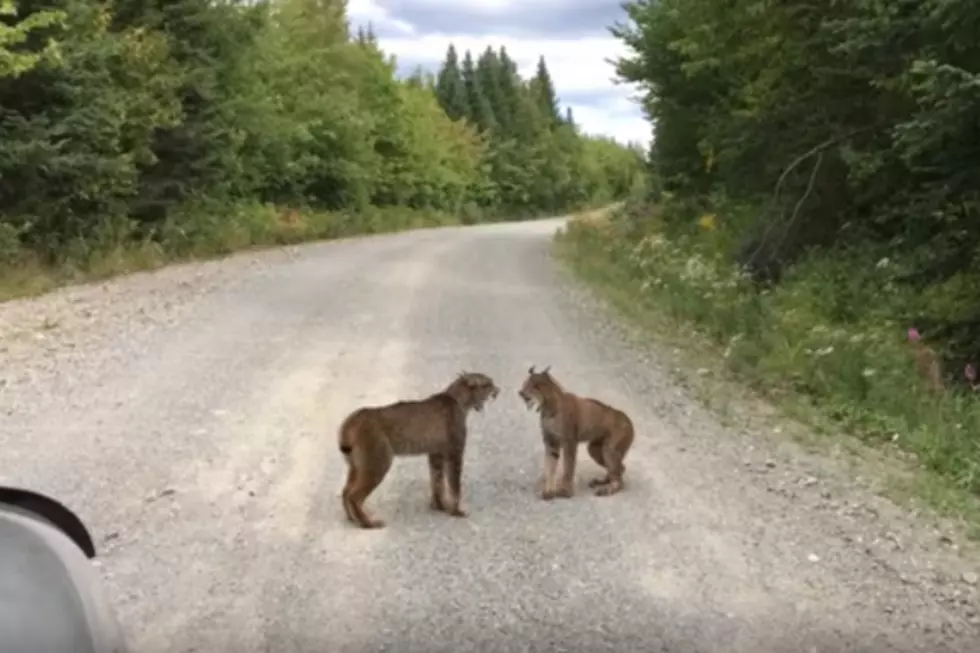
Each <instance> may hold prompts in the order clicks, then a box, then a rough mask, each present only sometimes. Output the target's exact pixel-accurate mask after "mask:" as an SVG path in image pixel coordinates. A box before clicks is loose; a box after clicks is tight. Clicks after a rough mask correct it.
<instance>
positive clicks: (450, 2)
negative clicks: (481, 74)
mask: <svg viewBox="0 0 980 653" xmlns="http://www.w3.org/2000/svg"><path fill="white" fill-rule="evenodd" d="M620 2H621V0H528V1H526V2H518V1H512V0H349V1H348V15H349V17H350V22H351V25H352V27H356V26H358V25H362V26H365V27H366V26H367V24H368V22H370V23H371V24H372V25H373V27H374V32H375V34H376V35H377V37H378V41H379V44H380V45H381V48H382V49H383V50H384V51H385V52H386V53H388V54H393V55H395V56H396V57H397V61H398V72H399V74H400V75H403V76H406V75H408V74H409V73H411V71H412V70H414V69H415V67H416V66H419V65H421V66H422V67H424V68H426V69H428V70H431V71H432V72H436V71H437V70H438V67H439V65H440V64H441V63H442V61H443V59H445V56H446V49H447V48H448V47H449V44H450V43H454V44H455V45H456V50H457V51H458V52H459V54H460V57H462V55H463V52H465V51H466V50H467V49H469V50H470V51H471V52H472V53H473V55H474V57H475V56H477V55H478V54H479V53H480V52H482V51H483V50H484V49H485V48H486V46H487V45H491V46H493V47H494V49H499V48H500V46H504V47H506V48H507V53H508V54H509V55H510V57H511V58H512V59H514V61H515V62H516V63H517V67H518V70H519V72H520V73H521V76H522V77H525V78H527V77H529V76H530V75H532V74H533V73H534V69H535V67H536V66H537V62H538V57H540V56H542V55H544V58H545V61H546V62H547V64H548V70H549V71H550V72H551V77H552V81H553V82H554V85H555V91H556V93H557V94H558V99H559V101H560V103H561V105H562V106H563V107H569V106H570V107H571V108H572V111H573V112H574V114H575V121H576V122H577V123H578V124H579V126H580V127H581V129H582V130H583V131H585V132H587V133H590V134H603V135H606V136H612V137H613V138H615V139H617V140H619V141H620V142H622V143H626V142H627V141H629V140H632V141H639V142H641V143H642V144H643V145H644V146H647V145H648V143H649V142H650V125H649V123H648V122H647V121H646V120H645V119H644V117H643V114H642V112H641V110H640V107H639V105H638V104H637V103H636V102H635V101H634V100H632V99H631V97H632V96H633V95H635V94H636V90H635V89H634V88H631V87H630V86H628V85H625V84H616V83H614V81H613V79H614V76H615V71H614V70H613V66H612V64H611V63H607V61H606V60H607V59H614V58H615V57H617V56H620V55H623V54H625V53H626V49H625V46H623V45H622V44H621V42H620V41H619V40H618V39H615V38H614V37H613V36H612V35H611V34H610V33H609V31H608V29H607V27H608V26H610V25H612V24H613V23H614V22H615V21H617V20H620V21H622V20H625V18H626V13H625V11H624V10H623V9H622V7H621V6H620Z"/></svg>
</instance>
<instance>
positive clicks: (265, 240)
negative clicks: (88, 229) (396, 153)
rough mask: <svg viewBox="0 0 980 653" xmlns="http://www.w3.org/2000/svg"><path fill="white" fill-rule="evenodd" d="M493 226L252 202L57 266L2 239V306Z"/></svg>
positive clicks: (204, 209) (72, 249)
mask: <svg viewBox="0 0 980 653" xmlns="http://www.w3.org/2000/svg"><path fill="white" fill-rule="evenodd" d="M491 221H493V220H491V219H488V218H487V217H486V216H478V215H475V214H473V212H472V211H470V212H468V213H467V212H464V213H463V214H461V215H453V214H449V213H442V212H436V211H417V210H412V209H406V208H398V207H394V208H383V209H378V208H372V209H370V210H368V211H362V212H359V213H332V212H326V211H306V210H302V211H301V210H289V209H280V208H276V207H273V206H267V205H255V204H244V205H239V206H233V207H214V206H196V207H188V208H186V209H185V210H184V211H182V212H180V213H178V214H175V215H174V216H172V217H171V219H170V220H169V221H168V222H167V223H166V224H164V225H162V226H161V227H160V229H159V230H158V231H157V233H156V234H155V235H154V237H152V238H145V239H142V240H135V239H133V238H132V237H130V236H129V233H130V227H129V225H123V226H122V227H121V228H119V227H118V226H116V228H106V229H105V230H104V231H105V233H106V235H105V236H104V237H101V238H94V239H92V240H91V241H89V242H76V243H72V244H70V245H69V246H67V247H64V248H61V250H60V252H59V255H58V256H57V257H55V258H56V262H54V263H51V262H48V261H47V260H46V259H45V258H42V257H41V256H39V255H38V254H36V253H35V252H32V251H26V250H23V249H18V248H17V246H16V244H13V245H11V243H10V240H11V239H9V238H8V239H7V240H6V241H5V240H4V238H2V237H0V301H7V300H10V299H15V298H19V297H28V296H34V295H38V294H42V293H45V292H48V291H50V290H53V289H55V288H57V287H60V286H64V285H69V284H73V283H83V282H87V281H95V280H102V279H107V278H110V277H113V276H117V275H121V274H128V273H131V272H137V271H142V270H152V269H155V268H159V267H162V266H165V265H167V264H169V263H175V262H182V261H191V260H205V259H211V258H217V257H222V256H225V255H228V254H232V253H234V252H239V251H245V250H252V249H261V248H266V247H276V246H282V245H290V244H298V243H304V242H311V241H317V240H328V239H335V238H343V237H349V236H357V235H365V234H380V233H390V232H397V231H405V230H410V229H418V228H424V227H438V226H449V225H459V224H474V223H477V222H491ZM120 234H122V235H120ZM0 236H3V234H2V233H0ZM5 243H6V245H7V246H6V247H4V246H3V245H4V244H5ZM49 258H50V257H49Z"/></svg>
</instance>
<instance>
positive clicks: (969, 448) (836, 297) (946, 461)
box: [560, 214, 980, 495]
mask: <svg viewBox="0 0 980 653" xmlns="http://www.w3.org/2000/svg"><path fill="white" fill-rule="evenodd" d="M663 221H664V218H663V217H662V216H656V217H655V218H651V217H650V216H649V215H646V216H645V220H644V222H645V223H646V224H645V230H644V235H643V236H642V237H636V236H632V237H631V235H630V233H629V232H630V230H631V229H632V228H633V227H632V226H631V225H629V223H628V221H627V220H626V219H624V216H623V214H619V215H617V216H614V217H613V218H612V219H611V220H609V221H607V222H605V223H601V224H594V223H593V224H590V223H587V222H585V221H581V222H573V223H572V224H571V225H570V226H569V228H568V229H567V230H566V232H565V234H564V235H563V236H562V237H561V243H560V244H561V246H562V249H563V252H564V255H565V256H567V257H569V258H570V259H571V260H572V261H573V262H574V264H575V266H576V267H577V269H578V270H579V272H580V273H582V274H584V275H586V276H587V277H588V278H589V279H590V280H592V281H597V282H599V283H601V284H602V285H603V286H605V287H608V288H615V289H616V292H619V293H622V294H623V295H625V296H627V297H628V298H629V299H628V301H629V302H630V303H631V306H632V307H633V308H634V309H636V310H640V311H643V312H645V313H656V314H658V315H662V316H665V317H667V318H669V320H670V322H671V323H673V324H676V325H679V328H681V329H683V330H684V332H685V333H687V334H688V336H687V337H688V338H690V337H691V333H692V327H693V333H694V334H695V335H694V338H695V340H696V346H699V347H702V348H703V347H704V345H707V346H708V348H710V349H711V350H712V351H713V352H715V354H716V356H717V360H718V364H719V366H721V367H724V368H727V369H728V370H730V371H732V372H733V373H735V374H736V375H737V376H739V377H740V378H742V379H745V380H747V381H749V382H750V383H751V384H752V385H753V387H754V388H755V389H756V390H758V391H760V392H763V393H765V394H766V395H768V396H769V397H771V398H773V399H775V400H777V401H783V400H786V401H790V402H800V401H801V400H802V401H803V402H804V403H805V404H807V405H809V406H812V407H814V408H816V409H817V410H818V411H819V412H820V414H821V415H822V416H824V417H827V418H829V419H830V420H831V421H832V422H833V423H834V424H836V425H838V426H839V427H843V428H844V429H845V430H847V431H848V432H850V433H853V434H855V435H858V436H860V437H861V438H863V439H865V441H867V442H871V443H882V444H888V445H889V446H892V445H895V446H898V447H900V448H901V449H903V450H905V451H907V452H909V453H910V454H912V455H913V456H914V457H915V459H916V460H918V461H919V463H921V465H922V466H924V467H925V468H927V469H929V470H931V471H932V472H933V473H934V474H935V475H936V476H937V477H938V478H941V479H944V480H945V481H946V482H948V483H949V484H950V485H952V486H955V487H958V488H960V489H962V490H965V491H967V492H970V493H973V494H974V495H977V494H980V445H978V440H977V437H976V434H977V433H978V432H980V402H978V401H977V399H976V397H975V396H974V395H973V394H972V393H968V392H950V393H947V394H945V395H943V396H941V397H939V398H937V397H936V395H935V394H933V393H931V392H930V391H929V388H928V387H927V385H926V382H925V380H924V379H923V378H922V377H921V376H920V375H919V374H918V373H917V370H916V367H915V362H914V360H913V357H912V356H911V355H910V351H909V345H908V344H907V343H906V342H905V341H904V338H901V337H898V336H897V335H896V333H897V332H898V331H902V332H903V335H904V329H903V324H902V323H898V322H897V321H896V320H894V319H893V318H890V317H889V312H890V311H889V310H888V308H887V305H888V301H878V299H877V298H876V296H877V295H878V294H880V293H881V292H882V289H884V292H885V294H887V295H889V298H890V299H891V300H892V301H896V300H898V301H900V300H901V293H900V292H899V291H898V290H897V288H896V287H895V286H889V285H888V282H887V281H886V277H887V273H886V272H883V271H882V270H880V269H878V268H875V267H873V266H872V267H871V268H870V269H866V270H865V272H864V273H863V274H861V273H856V272H857V271H858V270H860V269H861V268H860V267H859V266H856V265H854V261H848V260H843V259H842V258H840V257H841V256H846V254H839V255H832V256H814V257H810V258H808V259H807V260H805V261H802V262H800V263H799V264H798V265H797V266H795V268H794V270H793V272H792V275H791V276H789V275H788V276H787V278H786V279H785V280H784V281H783V282H782V283H780V284H779V285H777V286H775V287H773V288H772V289H770V290H766V291H764V292H761V293H758V292H755V290H754V288H753V282H752V280H751V278H750V277H749V276H748V275H746V274H745V273H744V272H743V271H742V270H741V269H740V268H739V266H738V265H736V264H733V263H732V262H731V261H729V260H727V259H726V257H725V256H724V255H723V254H720V253H719V251H718V250H717V248H715V247H713V246H712V245H711V244H710V243H709V242H706V241H705V240H704V239H702V238H699V237H698V236H694V235H685V236H679V237H668V236H667V235H666V232H667V228H666V226H665V225H664V222H663ZM651 222H654V223H655V224H656V225H657V227H656V228H654V227H652V226H651V225H650V223H651ZM862 305H867V306H868V307H870V308H868V310H866V311H864V310H861V311H860V315H859V316H857V317H856V318H854V319H851V320H847V321H843V320H841V312H842V311H854V310H855V307H861V306H862Z"/></svg>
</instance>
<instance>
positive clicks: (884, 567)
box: [0, 220, 980, 653]
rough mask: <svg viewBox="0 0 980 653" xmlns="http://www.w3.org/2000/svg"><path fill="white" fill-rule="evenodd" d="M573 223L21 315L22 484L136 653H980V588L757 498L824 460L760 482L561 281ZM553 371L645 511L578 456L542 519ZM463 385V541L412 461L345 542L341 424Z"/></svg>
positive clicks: (252, 263) (828, 487)
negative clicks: (547, 376) (491, 396)
mask: <svg viewBox="0 0 980 653" xmlns="http://www.w3.org/2000/svg"><path fill="white" fill-rule="evenodd" d="M559 224H560V220H548V221H538V222H533V223H515V224H505V225H491V226H478V227H466V228H446V229H436V230H424V231H417V232H411V233H403V234H397V235H386V236H376V237H369V238H363V239H351V240H344V241H335V242H330V243H324V244H316V245H311V246H305V247H299V248H286V249H282V250H277V251H273V252H263V253H253V254H245V255H241V256H238V257H232V258H231V259H228V260H225V261H215V262H209V263H204V264H191V265H185V266H177V267H175V268H172V269H166V270H161V271H158V272H155V273H152V274H141V275H134V276H133V277H130V278H127V279H122V280H118V281H113V282H110V283H106V284H99V285H91V286H85V287H79V288H72V289H68V290H65V291H61V292H59V293H55V294H53V295H51V296H48V297H42V298H40V299H38V300H33V301H20V302H11V303H8V304H5V305H3V306H0V347H2V348H0V364H2V365H3V367H2V368H0V369H2V370H3V371H0V380H2V381H3V383H4V386H3V389H2V391H0V392H2V394H0V410H2V411H3V412H2V413H0V415H2V419H3V425H2V429H0V476H2V478H3V480H5V481H7V482H12V483H18V484H22V485H27V486H30V487H33V488H35V489H38V490H41V491H44V492H48V493H51V494H52V495H53V496H56V497H59V498H60V499H62V500H63V501H65V502H66V503H67V504H68V505H70V506H71V507H72V508H73V509H76V510H77V511H78V512H79V514H80V515H81V516H82V517H83V519H85V521H86V522H87V523H88V524H89V525H90V526H91V527H92V529H93V532H94V534H95V536H96V538H97V540H98V546H99V548H100V550H101V552H102V559H101V566H102V569H103V571H104V575H105V578H106V579H107V582H108V587H109V591H110V594H111V596H112V597H113V600H114V602H115V604H116V605H117V607H118V610H119V615H120V618H121V621H122V623H123V625H124V628H125V630H126V632H127V636H128V638H129V641H130V644H131V647H132V650H133V651H134V653H165V652H167V653H169V652H171V651H208V652H211V653H217V652H219V651H228V652H229V653H231V652H233V651H234V652H236V653H237V652H246V651H276V652H283V653H291V652H296V653H299V652H303V653H306V652H313V651H324V652H329V653H348V652H350V653H354V652H364V653H367V652H378V651H405V652H406V653H416V652H417V653H426V652H431V653H440V652H443V651H446V652H449V651H456V652H460V651H473V652H476V651H481V650H495V651H496V650H499V651H527V652H535V653H536V652H545V651H548V652H550V651H556V652H557V651H569V652H571V651H610V652H611V651H628V650H636V651H669V652H671V653H686V652H692V653H693V652H707V651H711V652H714V651H717V652H719V653H722V652H724V653H737V652H743V651H744V652H746V653H748V652H752V653H763V652H769V651H772V652H777V651H779V652H783V651H785V652H787V653H789V652H796V651H807V652H809V651H861V652H875V653H877V651H882V652H884V651H923V652H924V651H930V652H937V653H938V652H942V651H957V652H964V653H966V652H967V651H971V652H972V653H976V651H977V650H978V649H977V642H978V641H980V630H978V628H977V625H976V624H975V623H971V622H970V615H971V614H974V615H975V614H976V612H975V611H972V612H971V610H972V608H971V606H975V601H976V592H975V588H971V587H970V586H969V585H968V584H967V583H958V581H957V579H956V578H952V579H948V582H947V583H946V584H945V585H941V586H940V585H939V584H937V583H938V581H935V582H933V580H930V579H931V578H932V577H931V576H929V577H927V576H926V568H927V567H928V569H929V570H933V569H934V567H933V566H929V565H926V566H925V567H923V566H921V564H920V566H918V567H915V569H912V568H911V567H907V568H906V569H904V570H897V567H896V565H897V564H898V562H894V564H892V563H887V564H886V563H883V562H882V561H883V560H886V561H887V560H892V561H894V560H898V559H901V560H903V561H907V558H908V557H909V556H910V555H913V554H914V555H916V556H919V558H917V560H919V562H915V561H913V562H914V563H915V564H919V563H921V561H922V560H927V561H928V560H933V559H935V560H939V561H942V560H945V558H944V557H943V552H942V551H941V550H939V549H936V548H929V547H925V548H922V549H921V550H919V549H909V547H910V546H912V545H906V547H905V548H904V549H902V548H897V549H888V550H887V551H885V550H883V549H882V551H880V552H877V553H876V552H872V548H873V546H878V547H879V548H880V546H881V545H880V544H879V543H877V542H876V543H874V545H872V543H871V542H870V541H868V542H865V541H862V539H861V537H860V536H857V535H855V533H858V532H861V533H865V532H868V530H869V529H878V530H880V531H882V532H884V531H885V530H887V528H889V526H888V524H887V523H879V522H874V523H871V522H872V521H874V520H873V519H872V518H870V517H868V518H854V516H853V514H851V513H848V512H847V510H846V508H847V507H848V506H851V505H858V504H859V502H857V501H852V502H850V503H848V501H846V500H844V499H843V498H838V496H837V494H838V490H837V488H836V486H833V485H832V482H833V481H831V480H827V481H823V480H821V481H820V482H819V483H818V481H817V479H816V478H813V479H812V481H811V480H806V481H805V482H803V483H800V484H798V485H793V484H792V483H790V486H789V489H788V490H787V489H786V485H785V484H784V485H783V486H779V485H778V484H774V483H773V482H771V481H770V480H765V479H763V477H765V476H766V474H768V475H769V477H773V476H778V475H779V474H780V473H783V474H784V475H789V476H792V475H794V474H796V473H797V472H799V469H800V468H799V467H798V466H799V465H800V464H801V463H798V462H796V461H794V460H789V459H787V460H785V461H784V460H778V461H776V462H770V463H769V465H768V467H766V466H765V465H763V464H762V463H761V462H760V461H762V459H763V458H765V457H768V456H770V455H775V454H770V453H768V452H767V450H766V449H765V446H766V445H764V444H761V443H760V444H758V447H757V448H755V449H753V450H752V452H753V453H752V454H751V456H754V458H753V460H756V461H757V462H759V464H760V465H761V466H762V467H763V469H762V470H761V471H760V470H759V469H756V468H755V467H753V465H754V464H755V463H753V462H752V461H751V460H749V458H747V456H750V454H749V453H748V447H749V446H750V445H747V444H746V443H747V442H750V440H749V439H747V438H750V437H751V436H750V435H749V434H745V433H734V432H732V431H730V430H729V429H727V428H726V427H724V426H722V425H720V424H719V422H718V421H717V420H715V419H714V418H713V417H712V416H711V415H709V414H707V413H706V412H705V411H704V410H703V409H702V408H701V407H700V406H698V405H696V404H695V403H693V402H692V401H691V400H690V399H688V398H686V396H685V395H684V393H683V392H682V391H681V390H679V389H678V388H676V387H674V386H672V385H671V382H670V381H669V380H668V378H667V376H665V374H664V372H663V370H662V369H661V368H660V367H658V363H657V361H656V360H655V359H652V358H650V357H648V356H647V355H646V354H642V353H638V352H637V351H636V350H634V349H633V348H632V347H631V346H629V345H627V344H625V343H624V342H622V341H621V340H619V339H617V337H616V335H615V334H616V331H615V328H614V327H612V326H610V322H609V318H608V316H601V315H599V314H597V313H596V312H595V307H594V305H592V304H590V303H589V302H590V301H591V300H588V299H587V298H586V297H585V296H584V295H583V294H582V293H581V292H580V291H579V290H576V289H575V288H574V287H573V286H572V284H571V283H570V281H569V280H568V279H567V278H565V276H564V275H563V273H562V272H561V271H560V269H559V268H558V267H557V266H556V264H555V263H554V262H553V261H552V260H551V258H550V255H549V241H550V238H551V236H552V234H553V233H554V231H555V229H556V227H558V226H559ZM531 364H535V365H539V366H540V365H547V364H550V365H552V371H553V373H554V374H555V375H556V376H557V378H558V379H559V380H560V381H561V382H562V383H564V384H565V385H566V386H567V387H568V388H569V389H572V390H574V391H576V392H580V393H593V394H595V395H596V396H599V397H601V398H603V399H606V400H608V401H610V402H612V403H614V404H616V405H619V406H621V407H622V408H624V409H625V410H627V411H628V412H629V413H630V414H631V415H632V416H633V419H634V421H635V423H636V424H637V427H638V439H637V442H636V444H635V446H634V449H633V450H632V452H631V453H630V457H629V458H628V459H627V464H628V469H629V474H628V476H627V483H628V487H627V490H626V491H625V492H624V493H622V494H620V495H618V496H616V497H612V498H596V497H593V496H592V495H591V493H590V492H589V491H588V490H587V488H586V487H585V482H586V480H587V478H588V477H590V476H592V475H593V474H594V473H596V472H597V468H596V467H595V465H594V464H593V463H592V461H591V460H589V458H588V457H587V456H584V455H580V456H579V473H578V487H577V495H576V496H575V498H574V499H572V500H556V501H553V502H550V503H548V502H543V501H541V500H539V499H538V498H537V496H536V495H535V485H536V482H537V480H538V478H539V474H540V464H541V455H542V454H541V444H540V440H539V436H538V433H537V430H536V421H535V415H533V414H529V413H528V412H526V410H525V409H524V406H523V404H522V403H521V402H520V400H519V399H518V397H517V394H516V391H517V388H518V386H519V384H520V382H521V381H522V379H523V375H524V373H525V371H526V370H527V368H528V366H529V365H531ZM461 369H468V370H478V371H482V372H485V373H487V374H490V375H491V376H492V377H493V378H494V379H495V380H496V381H497V383H498V385H500V387H501V389H502V393H501V395H500V397H499V398H498V399H497V401H496V402H495V403H492V404H490V405H489V406H488V408H487V410H486V412H485V413H484V414H482V415H475V416H473V417H472V418H471V420H470V440H469V448H468V451H467V457H466V461H465V467H464V478H463V501H464V506H465V507H466V508H467V509H468V510H469V513H470V516H469V518H468V519H465V520H461V519H452V518H449V517H447V516H445V515H442V514H437V513H432V512H431V511H429V509H428V505H427V500H428V496H427V482H428V480H427V479H428V473H427V468H426V464H425V460H424V459H423V458H417V459H407V460H405V459H402V460H398V461H396V463H395V465H394V467H393V469H392V472H391V473H390V475H389V477H388V479H387V480H386V481H385V483H384V484H383V485H382V486H381V487H380V488H379V489H378V491H376V493H375V494H374V495H373V496H372V497H371V498H370V499H369V501H368V508H369V509H370V510H371V511H372V512H373V513H374V514H376V515H378V516H379V517H383V518H384V519H385V520H386V521H387V524H388V526H387V528H385V529H383V530H380V531H360V530H358V529H355V528H353V527H351V526H350V525H349V524H348V523H347V522H346V521H345V520H344V519H343V513H342V510H341V506H340V502H339V500H338V492H339V489H340V487H341V485H342V483H343V473H344V466H343V462H342V460H341V458H340V456H339V455H338V452H337V450H336V440H335V437H336V436H335V433H336V427H337V426H338V424H339V421H340V420H341V419H342V418H343V416H344V415H345V414H346V413H347V412H349V411H350V410H352V409H353V408H355V407H357V406H358V405H361V404H378V403H383V402H388V401H391V400H395V399H397V398H405V397H417V396H422V395H425V394H427V393H430V392H432V391H434V390H436V389H438V388H441V387H442V386H444V385H445V384H446V383H447V382H448V381H449V380H450V379H451V378H452V377H453V375H454V374H456V373H457V372H458V371H460V370H461ZM753 446H754V445H753ZM789 476H787V478H789ZM794 478H795V477H794ZM760 479H763V480H760ZM811 486H812V487H811ZM779 487H783V490H782V491H780V490H779V489H778V488H779ZM774 488H775V489H774ZM831 494H833V495H834V496H833V497H831V496H830V495H831ZM804 495H805V496H804ZM801 497H802V498H801ZM807 497H809V498H807ZM821 497H823V498H821ZM870 501H871V499H870V498H862V499H861V502H860V505H870V503H869V502H870ZM879 512H880V511H879ZM896 514H897V513H896ZM877 519H879V520H880V519H884V518H883V517H879V518H877ZM876 532H877V531H876ZM900 535H901V537H902V538H905V537H906V534H905V533H900ZM909 537H910V538H911V537H912V536H911V535H909ZM855 538H856V539H855ZM883 541H884V540H883ZM916 541H918V540H916ZM910 550H911V551H912V553H909V551H910ZM875 551H878V550H877V549H876V550H875ZM889 556H891V557H889ZM930 556H931V557H930ZM919 572H921V573H919ZM930 573H932V572H931V571H930ZM917 574H918V575H917ZM937 588H939V589H937ZM949 597H963V598H962V599H959V598H955V599H950V598H949Z"/></svg>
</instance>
